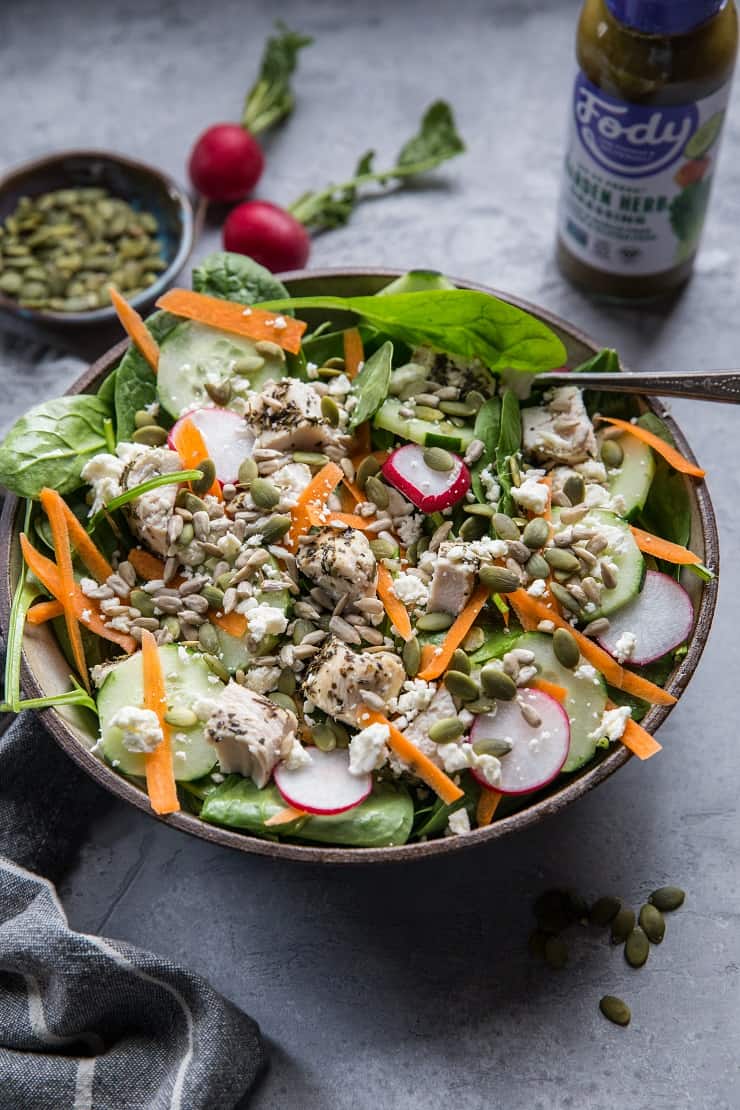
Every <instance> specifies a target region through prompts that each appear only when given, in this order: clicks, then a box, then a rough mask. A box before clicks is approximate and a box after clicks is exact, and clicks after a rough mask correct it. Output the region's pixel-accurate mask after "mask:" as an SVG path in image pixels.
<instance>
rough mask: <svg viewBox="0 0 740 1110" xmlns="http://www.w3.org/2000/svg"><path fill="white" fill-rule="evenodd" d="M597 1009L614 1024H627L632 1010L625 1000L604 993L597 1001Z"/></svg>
mask: <svg viewBox="0 0 740 1110" xmlns="http://www.w3.org/2000/svg"><path fill="white" fill-rule="evenodd" d="M599 1009H600V1010H601V1012H602V1014H603V1015H604V1017H605V1018H606V1019H607V1020H608V1021H611V1022H613V1023H614V1024H615V1025H629V1023H630V1019H631V1017H632V1011H631V1010H630V1008H629V1006H628V1005H627V1003H626V1002H623V1001H622V999H621V998H617V997H616V995H613V994H605V995H604V997H603V998H602V999H601V1000H600V1002H599Z"/></svg>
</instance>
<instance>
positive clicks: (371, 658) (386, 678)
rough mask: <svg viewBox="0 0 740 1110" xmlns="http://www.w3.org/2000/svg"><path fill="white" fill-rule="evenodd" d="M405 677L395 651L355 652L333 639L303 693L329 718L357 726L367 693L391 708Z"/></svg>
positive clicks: (324, 649)
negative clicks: (359, 711)
mask: <svg viewBox="0 0 740 1110" xmlns="http://www.w3.org/2000/svg"><path fill="white" fill-rule="evenodd" d="M405 678H406V672H405V671H404V669H403V664H402V663H401V660H400V659H399V658H398V656H397V655H394V654H393V653H392V652H390V651H378V652H368V651H353V650H352V648H350V647H349V646H348V645H347V644H345V643H344V642H343V641H342V640H340V639H338V638H337V637H336V636H332V637H330V638H329V639H328V640H327V641H326V643H325V644H324V646H323V648H322V649H321V651H320V652H319V654H318V655H317V656H316V657H315V659H314V661H313V663H312V665H311V668H310V670H309V672H308V674H307V675H306V678H305V679H304V681H303V693H304V696H305V697H307V698H309V700H310V701H312V702H313V703H314V705H317V706H318V707H319V709H322V710H323V711H324V713H326V714H328V716H330V717H336V718H338V719H339V720H340V721H346V722H347V723H348V724H351V725H356V724H358V723H359V722H358V710H359V708H360V706H361V705H362V704H363V700H364V693H363V692H364V691H366V690H368V691H370V692H371V693H372V694H375V695H376V696H377V697H378V698H380V700H381V702H382V703H383V706H384V707H386V708H387V707H388V705H389V703H390V701H391V699H392V698H395V697H397V696H398V693H399V691H400V689H401V686H402V685H403V682H404V679H405ZM371 708H374V706H373V707H371Z"/></svg>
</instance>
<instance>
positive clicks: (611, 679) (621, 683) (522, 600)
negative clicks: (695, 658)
mask: <svg viewBox="0 0 740 1110" xmlns="http://www.w3.org/2000/svg"><path fill="white" fill-rule="evenodd" d="M506 596H507V598H508V600H509V604H510V605H511V606H512V607H513V609H514V612H515V613H516V615H517V617H518V618H519V621H520V623H521V625H522V627H523V628H529V629H531V628H536V627H537V625H538V624H539V623H540V621H541V620H549V621H552V623H553V624H554V625H555V626H556V627H557V628H565V629H566V631H568V632H570V634H571V636H573V637H574V639H575V641H576V643H577V644H578V647H579V650H580V652H581V655H582V656H583V657H584V659H587V660H588V662H589V663H590V664H591V666H592V667H595V668H596V670H597V671H600V672H601V674H602V675H603V676H604V678H605V679H606V681H607V682H608V683H609V684H610V685H611V686H616V687H617V689H618V690H624V691H625V692H626V693H628V694H634V695H635V697H636V698H642V700H643V701H648V702H652V703H653V704H655V705H673V704H674V703H675V701H676V699H675V698H674V696H673V694H669V693H668V691H667V690H663V689H661V687H660V686H656V685H655V683H653V682H648V680H647V679H646V678H642V676H641V675H638V674H635V673H634V672H633V671H628V670H625V669H624V668H623V667H620V665H619V663H617V661H616V659H612V657H611V655H609V654H608V653H607V652H606V651H604V650H603V648H600V647H599V646H598V644H595V643H594V642H593V640H589V638H588V636H584V635H583V633H582V632H579V631H578V630H577V629H576V628H572V627H571V626H570V624H568V622H567V621H565V620H563V618H562V617H561V616H560V615H559V614H558V613H556V612H554V611H553V610H552V609H548V608H547V606H546V605H543V604H542V602H540V601H537V599H536V598H533V597H530V595H529V594H528V593H527V591H526V590H521V589H520V590H514V592H513V593H510V594H507V595H506ZM453 627H454V625H453ZM420 677H423V676H420Z"/></svg>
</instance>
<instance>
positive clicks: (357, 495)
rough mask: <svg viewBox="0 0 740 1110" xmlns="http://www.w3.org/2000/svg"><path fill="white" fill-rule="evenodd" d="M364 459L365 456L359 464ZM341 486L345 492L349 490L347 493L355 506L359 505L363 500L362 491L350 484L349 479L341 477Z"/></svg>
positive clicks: (352, 483)
mask: <svg viewBox="0 0 740 1110" xmlns="http://www.w3.org/2000/svg"><path fill="white" fill-rule="evenodd" d="M364 458H365V456H364V455H363V456H362V458H361V459H360V462H362V459H364ZM342 484H343V485H344V488H345V489H346V490H349V492H350V493H351V494H352V497H353V498H354V500H355V503H356V504H358V505H359V503H360V501H364V500H365V495H364V493H363V492H362V490H361V489H360V487H359V486H356V485H355V483H354V482H350V480H349V478H345V477H343V478H342Z"/></svg>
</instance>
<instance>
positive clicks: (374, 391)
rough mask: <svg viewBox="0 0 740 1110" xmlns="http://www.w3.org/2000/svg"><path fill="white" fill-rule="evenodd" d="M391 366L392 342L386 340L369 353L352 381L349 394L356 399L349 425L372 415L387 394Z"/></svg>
mask: <svg viewBox="0 0 740 1110" xmlns="http://www.w3.org/2000/svg"><path fill="white" fill-rule="evenodd" d="M392 366H393V344H392V343H391V342H390V341H389V340H386V342H385V343H384V344H383V346H382V347H379V348H378V350H377V351H376V352H375V354H374V355H370V358H369V359H367V361H366V362H365V365H364V366H363V367H362V370H360V372H359V374H358V375H357V377H356V378H355V380H354V381H353V382H352V393H351V395H352V396H353V397H355V398H356V399H357V404H356V405H355V407H354V408H353V409H352V415H351V416H350V418H349V427H350V429H354V428H357V427H359V425H360V424H362V423H364V421H365V420H369V419H370V417H371V416H374V415H375V413H376V412H377V411H378V409H379V408H380V406H381V405H382V404H383V401H385V399H386V397H387V396H388V386H389V384H390V380H391V368H392Z"/></svg>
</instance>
